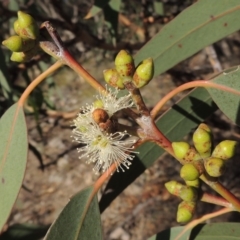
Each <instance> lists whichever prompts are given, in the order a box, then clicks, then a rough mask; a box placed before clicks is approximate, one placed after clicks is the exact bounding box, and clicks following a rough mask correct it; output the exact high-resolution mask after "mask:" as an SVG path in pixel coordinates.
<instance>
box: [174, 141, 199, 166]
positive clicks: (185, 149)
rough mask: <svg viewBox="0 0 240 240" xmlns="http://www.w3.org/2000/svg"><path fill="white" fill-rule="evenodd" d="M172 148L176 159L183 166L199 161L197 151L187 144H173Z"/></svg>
mask: <svg viewBox="0 0 240 240" xmlns="http://www.w3.org/2000/svg"><path fill="white" fill-rule="evenodd" d="M172 148H173V151H174V154H175V156H176V158H177V159H178V160H180V161H181V162H182V163H184V164H185V163H187V162H192V161H195V160H199V159H201V156H200V155H199V154H198V153H197V151H196V150H195V149H194V148H192V147H191V146H190V145H189V144H188V143H187V142H173V143H172Z"/></svg>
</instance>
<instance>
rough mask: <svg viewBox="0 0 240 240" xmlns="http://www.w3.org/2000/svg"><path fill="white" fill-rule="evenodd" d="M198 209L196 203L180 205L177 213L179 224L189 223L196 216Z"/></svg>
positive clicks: (184, 202) (182, 203)
mask: <svg viewBox="0 0 240 240" xmlns="http://www.w3.org/2000/svg"><path fill="white" fill-rule="evenodd" d="M195 208H196V202H186V201H183V202H181V203H180V204H179V205H178V211H177V222H178V223H187V222H189V221H190V220H191V219H192V217H193V214H194V211H195Z"/></svg>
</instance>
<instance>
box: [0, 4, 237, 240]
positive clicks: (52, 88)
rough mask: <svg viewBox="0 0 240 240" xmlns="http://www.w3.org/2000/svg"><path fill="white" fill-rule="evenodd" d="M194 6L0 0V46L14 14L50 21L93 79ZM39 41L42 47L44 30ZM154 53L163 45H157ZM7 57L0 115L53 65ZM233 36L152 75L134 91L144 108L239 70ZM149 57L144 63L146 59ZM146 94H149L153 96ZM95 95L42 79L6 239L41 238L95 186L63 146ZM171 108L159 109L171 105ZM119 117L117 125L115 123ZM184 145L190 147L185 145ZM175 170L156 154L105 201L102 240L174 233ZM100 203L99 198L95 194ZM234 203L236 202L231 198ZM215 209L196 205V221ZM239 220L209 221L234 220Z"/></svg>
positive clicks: (231, 178)
mask: <svg viewBox="0 0 240 240" xmlns="http://www.w3.org/2000/svg"><path fill="white" fill-rule="evenodd" d="M194 2H195V1H193V0H184V1H182V0H181V1H180V0H155V1H154V0H141V1H139V0H132V1H126V0H112V1H101V0H96V1H95V2H94V1H93V0H88V1H86V0H81V1H80V0H74V1H73V0H50V1H47V0H41V1H40V0H36V1H32V0H0V22H1V28H0V40H1V42H2V41H3V40H4V39H6V38H8V37H9V36H10V35H13V34H14V30H13V22H14V21H15V20H16V16H17V11H18V10H21V11H25V12H27V13H29V14H30V15H32V16H33V17H34V18H35V20H36V21H37V22H38V24H39V26H40V24H41V23H42V22H44V21H50V22H51V23H52V24H53V26H55V27H56V29H57V31H58V32H59V34H60V36H61V38H62V40H63V41H64V43H65V44H66V46H67V47H68V49H69V50H70V52H71V53H72V54H73V56H74V57H75V58H76V59H77V60H78V61H79V62H80V63H81V64H82V65H83V66H84V68H85V69H86V70H87V71H89V72H90V73H91V74H92V75H93V76H94V77H95V78H96V79H97V80H99V81H100V82H102V83H104V82H103V75H102V71H103V70H104V69H107V68H111V67H113V62H114V57H115V56H116V54H117V53H118V51H119V50H121V49H126V50H128V51H130V52H131V53H132V54H133V55H134V54H135V53H136V52H137V51H138V50H139V49H140V48H141V47H142V46H143V45H144V44H145V43H146V42H148V41H149V40H150V39H151V38H152V37H154V35H155V34H157V33H158V32H159V31H160V30H161V29H162V27H163V26H164V25H165V24H167V23H168V22H170V21H171V20H172V19H174V18H175V17H176V16H177V15H178V14H179V13H181V12H182V11H183V10H184V9H185V8H187V7H188V6H190V5H191V4H193V3H194ZM41 37H42V38H43V39H45V38H48V36H47V34H46V32H44V31H42V36H41ZM159 44H161V43H159ZM10 55H11V52H10V51H9V50H7V49H5V48H4V47H3V46H1V48H0V83H1V88H0V115H2V114H3V113H4V112H5V110H6V109H7V108H8V107H9V106H11V105H12V104H13V103H14V102H16V101H17V100H18V98H19V97H20V96H21V93H22V92H23V91H24V89H25V88H26V86H27V85H28V84H29V83H30V82H31V81H32V80H33V79H34V78H35V77H37V76H38V75H39V74H40V73H41V72H43V71H44V70H46V69H47V68H48V67H49V66H50V65H51V64H52V63H54V62H55V60H54V59H53V58H51V57H50V56H48V55H47V54H45V53H39V54H38V55H37V56H36V57H34V59H32V60H31V61H30V62H27V63H21V64H19V63H14V62H11V61H10V60H9V59H10ZM239 56H240V34H239V32H236V33H234V34H232V35H230V36H228V37H226V38H224V39H223V40H221V41H219V42H217V43H215V44H214V45H211V46H209V47H207V48H205V49H203V50H202V51H200V52H199V53H197V54H195V55H194V56H192V57H191V58H189V59H187V60H185V61H183V62H181V63H179V64H178V65H177V66H175V67H174V68H172V69H170V70H168V71H167V72H166V73H164V74H162V75H161V76H157V77H156V78H155V79H154V80H152V82H151V83H150V84H149V85H148V86H147V87H146V88H144V89H143V90H142V91H141V92H142V95H143V97H144V99H145V101H146V104H147V106H148V107H149V108H152V107H153V106H154V104H155V103H156V102H157V101H158V100H159V99H160V98H161V97H162V96H164V95H165V94H166V93H168V92H169V91H170V90H171V89H173V88H175V87H176V86H179V85H180V84H182V83H185V82H188V81H192V80H194V79H208V78H210V77H211V76H213V75H214V74H216V73H217V72H219V71H220V70H221V69H224V68H228V67H230V66H234V65H238V64H239V60H240V58H239ZM149 57H151V56H149ZM153 92H154V94H153ZM93 95H96V91H95V90H94V89H92V88H91V87H90V86H89V85H88V84H87V83H85V81H84V79H82V78H81V77H79V76H77V74H76V73H74V72H73V71H72V70H71V69H69V68H68V67H62V68H61V69H60V70H59V71H57V72H55V73H54V74H53V75H51V76H50V77H48V78H47V79H46V81H44V82H43V83H42V84H41V85H40V86H39V87H38V88H37V89H36V90H35V91H34V92H33V93H32V94H31V97H30V98H29V99H28V102H27V103H26V105H25V112H26V115H27V126H28V132H29V161H28V165H27V171H26V176H25V179H24V182H23V186H22V189H21V191H20V195H19V197H18V200H17V202H16V204H15V207H14V209H13V212H12V214H11V216H10V218H9V221H8V223H7V224H6V226H5V230H7V229H8V228H9V227H11V226H12V225H14V224H20V223H21V224H26V223H28V224H32V225H33V226H35V227H34V228H33V229H34V231H35V232H34V231H33V232H34V234H33V236H32V237H31V238H29V239H32V240H35V239H40V237H38V232H37V231H38V230H39V236H41V234H40V233H42V232H44V231H46V229H47V227H48V226H49V224H51V223H52V222H53V221H54V219H56V217H57V216H58V214H59V213H60V211H61V210H62V208H63V207H64V206H65V205H66V203H67V202H68V200H69V198H70V197H71V196H72V195H73V194H74V193H76V192H78V191H79V190H81V189H83V188H84V187H86V186H89V185H90V184H92V183H93V182H94V181H95V180H96V179H97V176H95V175H94V174H93V172H92V166H89V165H86V164H85V162H84V161H82V160H81V161H80V160H79V159H78V154H77V151H76V148H77V147H78V146H77V145H76V143H73V142H72V139H71V121H72V119H73V118H74V117H75V116H76V114H77V113H78V111H79V109H80V107H81V106H82V105H84V104H85V103H87V102H91V100H92V99H93ZM178 98H179V97H177V98H174V99H173V100H172V101H170V102H169V103H168V104H167V105H166V106H165V108H164V109H163V110H167V109H168V107H170V106H171V105H172V104H173V103H174V102H175V101H176V100H177V99H178ZM121 117H122V118H124V116H121ZM207 123H208V124H209V125H210V126H211V127H212V128H213V130H214V136H215V142H216V143H217V142H219V141H221V140H223V139H226V138H229V139H235V140H239V127H237V126H235V125H233V124H231V123H230V122H229V120H228V119H227V118H226V117H225V116H223V115H222V114H221V112H220V111H218V112H216V113H215V114H213V116H211V118H209V119H208V121H207ZM186 139H190V137H189V136H187V137H186ZM179 169H180V164H179V163H177V162H176V160H174V159H173V158H172V157H171V156H169V155H167V154H164V155H163V156H162V157H161V159H159V161H157V162H156V163H155V164H154V165H153V166H152V167H151V168H149V169H147V170H146V171H145V173H144V174H142V175H141V176H140V177H139V178H138V179H137V180H136V181H135V182H134V183H133V184H131V185H130V186H129V187H128V188H127V189H125V191H124V192H123V193H122V194H121V195H120V196H119V197H118V198H117V199H116V200H114V201H113V202H112V204H111V205H110V207H109V208H108V209H107V210H105V211H104V213H103V214H102V223H103V231H104V235H105V238H104V239H106V240H113V239H119V240H129V239H137V240H142V239H147V237H150V236H151V235H153V234H154V233H156V232H159V231H161V230H163V229H166V228H168V227H170V226H176V225H177V223H176V221H175V214H176V209H177V204H178V202H179V199H177V198H175V197H173V196H171V195H170V194H169V193H168V192H167V191H166V190H165V187H164V183H165V182H167V181H169V180H180V177H179ZM239 174H240V163H239V161H238V162H234V165H233V161H231V162H230V163H229V166H228V170H227V174H226V175H227V176H228V177H226V178H224V179H223V183H224V184H225V185H227V186H228V187H229V188H230V189H231V190H232V191H233V192H234V193H235V194H236V195H237V196H239V195H240V192H239V190H238V189H237V186H238V185H239V183H240V179H238V178H237V177H236V176H239ZM99 195H101V194H99ZM239 197H240V196H239ZM214 209H217V207H215V206H212V205H210V204H203V203H200V204H199V206H198V210H197V213H196V216H201V215H203V214H204V213H208V212H210V211H213V210H214ZM239 220H240V216H239V214H238V213H231V214H226V215H224V216H223V217H221V218H218V219H215V220H214V221H239ZM0 239H1V237H0Z"/></svg>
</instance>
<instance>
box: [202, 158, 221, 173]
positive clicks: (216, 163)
mask: <svg viewBox="0 0 240 240" xmlns="http://www.w3.org/2000/svg"><path fill="white" fill-rule="evenodd" d="M204 166H205V169H206V172H207V173H208V174H209V175H210V176H211V177H220V176H221V175H222V174H223V172H224V170H225V162H224V160H222V159H221V158H215V157H210V158H208V159H206V160H205V161H204Z"/></svg>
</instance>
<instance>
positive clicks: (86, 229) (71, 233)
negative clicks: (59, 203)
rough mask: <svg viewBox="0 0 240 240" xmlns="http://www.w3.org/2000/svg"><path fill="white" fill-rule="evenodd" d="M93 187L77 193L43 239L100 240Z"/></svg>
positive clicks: (99, 224) (96, 204)
mask: <svg viewBox="0 0 240 240" xmlns="http://www.w3.org/2000/svg"><path fill="white" fill-rule="evenodd" d="M93 190H94V189H93V187H88V188H86V189H84V190H83V191H81V192H79V193H77V194H76V195H75V196H74V197H72V198H71V200H70V202H69V203H68V204H67V205H66V206H65V208H64V209H63V211H62V212H61V213H60V215H59V217H58V218H57V220H56V221H55V222H54V223H53V225H52V226H51V227H50V229H49V231H48V233H47V235H46V236H45V238H44V240H56V239H57V240H66V239H67V240H77V239H78V240H90V239H91V240H101V239H103V237H102V229H101V219H100V213H99V208H98V200H97V197H96V195H95V194H94V191H93Z"/></svg>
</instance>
